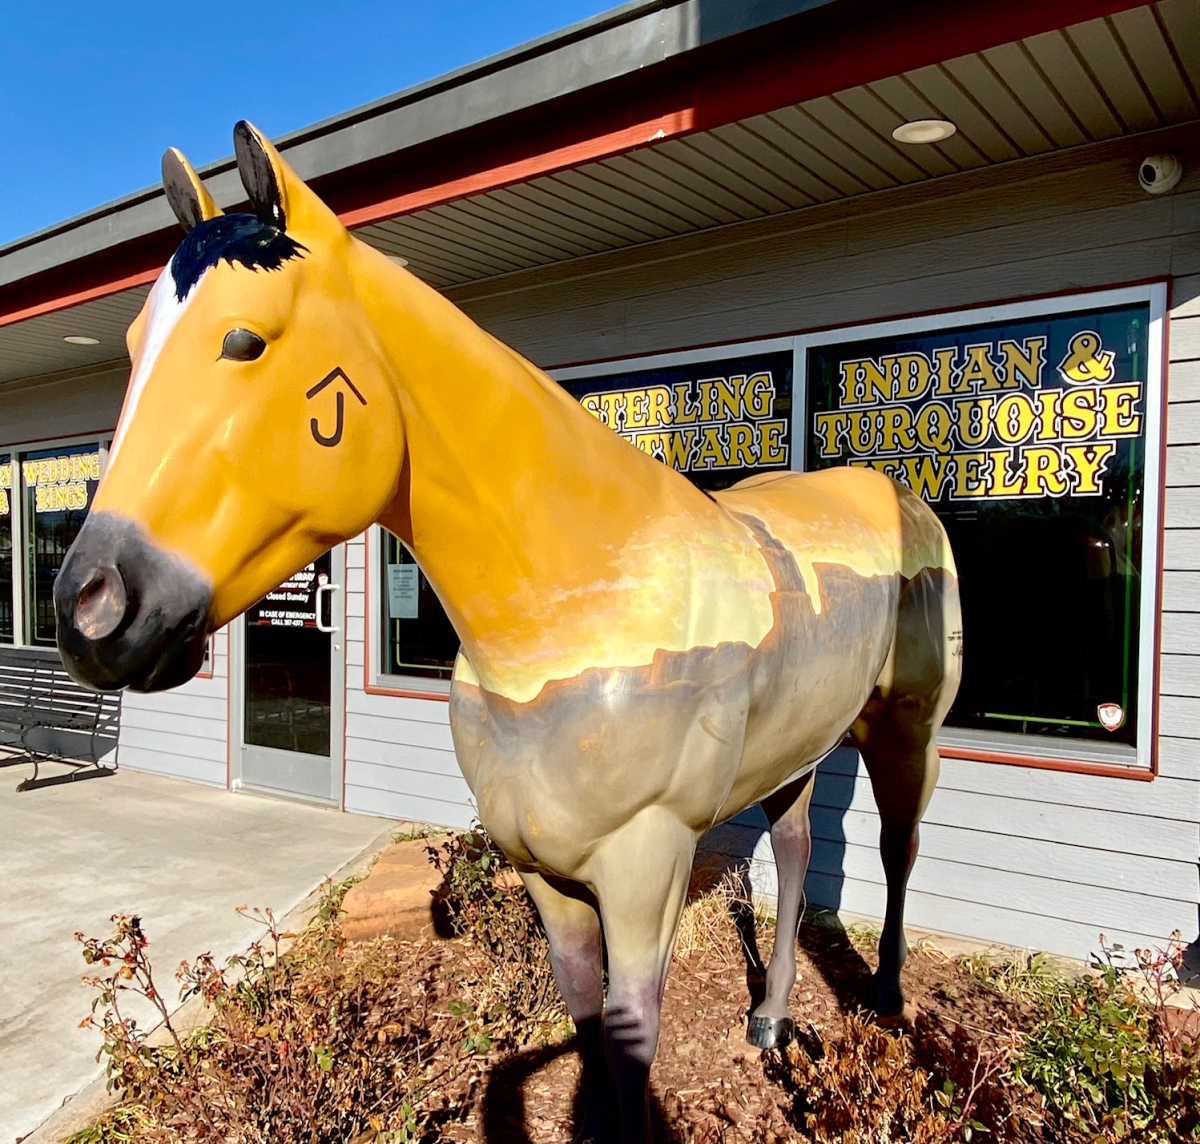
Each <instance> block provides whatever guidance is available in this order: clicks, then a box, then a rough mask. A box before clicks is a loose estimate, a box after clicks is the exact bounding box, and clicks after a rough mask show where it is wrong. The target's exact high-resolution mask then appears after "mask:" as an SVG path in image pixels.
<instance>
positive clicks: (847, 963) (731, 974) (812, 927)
mask: <svg viewBox="0 0 1200 1144" xmlns="http://www.w3.org/2000/svg"><path fill="white" fill-rule="evenodd" d="M751 928H752V927H751ZM773 933H774V931H773V929H772V928H771V927H769V926H767V927H764V926H760V927H759V928H758V931H757V934H756V935H755V937H752V938H751V939H750V940H749V943H748V944H749V949H748V950H747V949H746V947H745V946H743V952H742V954H741V955H740V956H738V955H734V956H730V955H729V952H728V951H724V952H722V951H719V950H700V951H695V952H690V953H687V954H685V955H683V956H678V957H676V959H675V962H674V964H673V965H672V969H671V974H670V978H669V981H668V984H667V991H666V997H665V1000H664V1006H663V1017H662V1031H661V1037H660V1041H659V1049H658V1056H657V1058H656V1061H655V1065H654V1068H653V1072H652V1114H653V1117H654V1121H655V1125H656V1139H657V1140H658V1141H660V1144H675V1142H679V1144H683V1142H685V1141H686V1142H697V1144H708V1142H710V1141H711V1142H717V1141H721V1142H729V1144H732V1142H734V1141H763V1142H765V1144H773V1142H774V1141H777V1140H778V1141H791V1140H800V1141H809V1140H812V1139H813V1137H812V1136H810V1135H809V1134H808V1132H807V1131H806V1129H805V1127H804V1120H803V1110H802V1105H803V1100H802V1097H803V1094H802V1093H800V1092H798V1091H797V1090H796V1087H795V1086H794V1085H793V1084H790V1083H789V1082H788V1077H787V1069H786V1068H785V1067H783V1066H782V1062H781V1060H780V1056H779V1054H778V1053H760V1052H759V1051H758V1050H756V1049H753V1048H751V1047H750V1046H749V1045H747V1044H746V1041H745V1030H746V1017H747V1012H748V1011H749V1009H750V1008H751V997H752V996H753V997H759V996H761V991H762V986H763V977H762V961H763V959H765V958H767V957H769V943H770V941H771V938H772V936H773ZM746 936H747V934H746V932H745V930H744V932H743V938H744V939H745V937H746ZM464 940H466V939H458V940H457V941H454V942H451V943H449V945H450V946H451V947H455V946H459V944H460V942H462V941H464ZM759 942H761V943H762V944H763V945H764V947H765V948H763V949H762V951H761V956H760V955H759V953H758V951H757V949H756V946H757V944H758V943H759ZM426 949H427V951H428V952H432V951H431V950H428V947H426ZM443 952H444V951H443ZM463 952H465V951H463ZM873 958H874V954H873V953H871V952H867V953H865V954H864V953H860V952H859V950H858V949H856V948H855V946H854V944H853V943H852V942H851V940H850V938H849V937H848V935H847V934H846V933H845V932H844V931H842V930H840V929H839V928H834V927H831V926H828V925H825V924H810V923H805V925H804V926H803V927H802V929H801V934H800V949H799V952H798V967H799V972H798V976H797V982H796V986H795V989H794V991H793V995H792V1005H791V1009H792V1015H793V1017H794V1018H795V1020H796V1023H797V1028H798V1030H799V1033H800V1036H801V1038H802V1039H803V1040H806V1041H807V1042H808V1043H809V1044H815V1043H817V1042H818V1040H819V1038H820V1037H821V1036H824V1037H825V1038H827V1039H828V1040H830V1041H839V1040H840V1039H841V1037H842V1035H843V1019H844V1016H845V1015H846V1014H848V1013H857V1012H859V1011H860V1009H859V1005H860V999H861V998H862V997H863V996H865V990H866V984H867V981H868V978H869V976H870V973H871V971H872V969H873ZM422 960H423V959H422ZM425 968H426V972H430V971H432V974H431V976H432V977H433V978H435V979H436V978H437V977H439V976H442V975H443V974H446V975H450V976H453V975H455V974H457V973H459V972H461V970H462V958H461V957H460V956H459V955H457V954H451V955H450V956H449V957H446V956H434V957H431V958H430V960H429V961H426V963H425ZM427 980H428V979H427ZM430 985H431V986H432V988H433V989H434V991H436V990H437V987H436V986H435V985H433V983H432V982H430ZM904 985H905V989H906V993H907V995H908V997H909V999H910V1001H911V1002H913V1003H914V1004H915V1007H916V1010H917V1013H916V1017H915V1020H914V1021H911V1022H909V1023H907V1024H905V1025H903V1026H901V1027H898V1028H896V1029H894V1030H893V1032H894V1034H895V1035H896V1036H905V1037H909V1038H911V1039H912V1046H913V1050H914V1056H915V1058H916V1060H917V1062H918V1063H919V1064H921V1065H922V1066H924V1067H925V1068H926V1069H927V1071H929V1072H930V1073H931V1074H932V1075H933V1077H934V1080H935V1082H936V1084H937V1085H938V1086H939V1087H940V1084H941V1080H942V1078H943V1077H944V1076H946V1075H955V1076H957V1078H958V1080H959V1082H960V1083H961V1081H962V1079H963V1077H964V1069H965V1075H966V1077H967V1078H968V1079H969V1074H970V1067H971V1064H972V1063H973V1054H974V1053H976V1052H977V1050H978V1049H979V1047H981V1046H986V1045H987V1044H988V1043H989V1041H994V1039H995V1036H996V1034H997V1033H998V1032H1001V1031H1002V1030H1004V1029H1006V1028H1009V1027H1011V1026H1015V1025H1019V1024H1020V1021H1021V1016H1022V1014H1021V1013H1020V1011H1019V1009H1018V1008H1017V1007H1016V1006H1014V1005H1013V1004H1012V1003H1011V1002H1010V1001H1008V999H1006V998H1005V997H1004V996H1003V995H1001V994H999V993H997V992H996V991H995V990H994V989H992V988H989V987H988V986H986V985H984V984H982V983H980V982H978V981H976V980H975V979H974V978H972V977H970V976H969V975H968V974H966V973H964V972H963V971H962V970H961V969H960V968H959V967H958V966H957V965H956V964H955V963H954V962H953V961H952V960H950V959H948V958H946V957H945V956H943V955H941V954H939V953H937V952H936V951H933V950H929V949H924V948H920V947H918V948H916V949H914V950H913V951H912V952H911V953H910V955H909V961H908V964H907V966H906V967H905V970H904ZM452 990H453V986H452V984H451V983H450V982H449V980H447V991H448V992H450V991H452ZM579 1074H580V1068H579V1059H578V1056H577V1054H576V1053H575V1051H574V1047H573V1045H572V1043H571V1041H570V1040H569V1039H564V1038H559V1039H558V1041H557V1042H556V1043H550V1044H544V1043H543V1044H536V1045H529V1046H526V1047H524V1048H521V1049H519V1050H513V1049H512V1048H511V1046H509V1047H508V1048H504V1047H501V1048H499V1049H493V1051H492V1052H491V1053H489V1054H486V1055H484V1056H481V1057H479V1058H477V1059H476V1060H475V1061H473V1062H472V1064H471V1067H467V1068H464V1069H461V1070H459V1071H458V1073H457V1076H456V1078H455V1080H454V1081H453V1083H452V1084H451V1085H450V1086H449V1087H447V1088H446V1089H445V1090H444V1091H443V1092H442V1093H441V1095H440V1098H439V1103H441V1104H442V1105H443V1111H442V1113H441V1114H440V1115H439V1116H438V1117H437V1120H438V1122H439V1132H440V1134H441V1136H442V1138H443V1139H445V1140H448V1141H456V1142H460V1144H533V1142H534V1141H536V1142H538V1144H548V1142H552V1141H554V1142H557V1141H564V1142H565V1141H570V1140H571V1139H572V1136H573V1134H574V1128H575V1124H576V1119H575V1118H576V1115H577V1112H578V1108H577V1100H578V1095H579V1092H578V1089H579ZM1003 1095H1004V1097H1005V1099H1004V1101H1003V1102H1002V1107H999V1108H985V1109H984V1110H983V1115H984V1116H985V1118H986V1120H987V1121H988V1122H989V1123H990V1126H991V1127H992V1133H991V1135H990V1137H989V1138H990V1139H992V1140H1003V1141H1012V1142H1014V1144H1018V1142H1019V1144H1024V1142H1027V1141H1028V1142H1034V1141H1042V1140H1043V1139H1050V1138H1051V1137H1049V1136H1046V1137H1043V1135H1042V1134H1041V1132H1042V1130H1041V1127H1040V1119H1041V1118H1040V1116H1039V1112H1038V1109H1037V1107H1036V1104H1035V1103H1034V1101H1033V1099H1032V1097H1031V1096H1030V1095H1029V1094H1028V1093H1027V1092H1023V1093H1015V1092H1005V1093H1004V1094H1003ZM985 1103H986V1102H985ZM818 1139H822V1140H823V1139H824V1138H818Z"/></svg>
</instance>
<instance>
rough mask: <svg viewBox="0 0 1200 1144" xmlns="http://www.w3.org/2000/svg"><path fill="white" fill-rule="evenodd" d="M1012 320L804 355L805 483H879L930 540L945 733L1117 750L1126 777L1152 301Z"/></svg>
mask: <svg viewBox="0 0 1200 1144" xmlns="http://www.w3.org/2000/svg"><path fill="white" fill-rule="evenodd" d="M1144 297H1145V292H1143V298H1144ZM1022 309H1023V311H1024V312H1023V313H1022V314H1021V316H1020V317H1014V318H1012V319H1011V320H1005V321H999V322H989V323H987V324H979V325H973V326H964V327H960V328H953V327H952V326H951V327H950V328H943V329H937V328H935V327H932V326H931V322H929V321H924V322H921V323H913V324H912V325H913V326H916V327H917V329H916V330H914V331H913V332H903V331H902V332H898V333H889V334H887V336H882V337H881V336H865V337H859V338H855V339H851V338H849V337H846V336H845V335H844V334H843V335H842V336H841V337H836V336H833V335H830V336H825V335H822V336H821V338H820V339H819V341H820V344H812V343H810V344H809V345H808V346H807V347H806V363H805V377H806V386H807V403H806V404H807V410H806V420H805V432H806V438H807V439H806V442H805V445H806V450H807V467H808V468H810V469H822V468H827V467H829V466H832V465H858V466H863V467H869V468H873V469H876V470H878V471H879V472H882V473H886V474H887V475H888V476H890V477H893V478H895V479H896V480H897V481H899V482H900V483H901V484H904V485H906V486H907V487H908V488H910V489H912V491H913V492H915V493H916V494H917V495H918V496H920V497H922V499H924V500H925V501H926V502H927V503H928V504H930V505H931V506H932V507H933V509H934V511H935V512H936V513H937V514H938V516H939V517H940V518H941V520H942V522H943V523H944V524H945V526H946V530H947V532H948V533H949V536H950V543H951V547H952V549H953V551H954V555H955V560H956V562H957V565H958V571H959V583H960V588H961V592H962V602H963V630H964V652H965V655H964V675H963V682H962V687H961V689H960V691H959V696H958V699H957V701H956V703H955V705H954V707H953V709H952V710H951V712H950V716H949V718H948V719H947V724H946V725H947V727H948V728H960V729H966V730H968V731H974V732H988V733H994V734H999V735H1005V734H1008V735H1011V734H1013V733H1017V734H1020V735H1024V736H1030V737H1032V738H1033V739H1034V740H1037V741H1040V742H1042V743H1043V745H1044V744H1046V743H1047V742H1049V743H1050V744H1051V747H1052V746H1053V743H1055V742H1057V743H1059V744H1060V745H1061V744H1063V743H1069V744H1072V745H1079V744H1081V743H1082V744H1088V743H1100V744H1109V745H1117V746H1118V747H1119V748H1123V749H1124V758H1125V759H1127V760H1128V761H1133V750H1134V749H1136V748H1138V747H1139V744H1140V745H1142V746H1146V745H1147V743H1148V735H1145V736H1144V735H1143V734H1142V732H1143V731H1148V730H1149V720H1150V719H1151V704H1152V691H1151V690H1150V686H1152V680H1150V679H1149V677H1151V676H1152V675H1153V671H1152V660H1151V659H1148V658H1143V655H1142V651H1143V649H1144V648H1145V639H1144V637H1145V636H1147V635H1150V636H1151V637H1152V629H1153V608H1154V584H1155V575H1156V570H1155V568H1154V555H1153V552H1154V544H1155V543H1156V540H1155V538H1154V536H1153V534H1150V535H1149V545H1148V547H1147V546H1145V545H1144V542H1146V541H1147V537H1148V534H1147V531H1146V529H1147V524H1148V514H1147V498H1148V497H1152V498H1153V502H1154V510H1155V512H1156V511H1157V476H1156V474H1157V471H1158V467H1157V457H1158V449H1159V445H1158V440H1159V438H1158V434H1159V431H1160V428H1159V425H1158V422H1159V420H1160V418H1159V416H1158V394H1157V392H1152V391H1151V385H1152V381H1151V378H1152V376H1153V377H1154V379H1155V380H1154V382H1153V384H1155V385H1157V369H1155V370H1154V371H1153V375H1152V368H1151V341H1150V318H1151V315H1150V304H1149V302H1148V301H1145V300H1142V301H1138V302H1136V303H1130V304H1122V305H1115V306H1109V307H1106V308H1102V309H1086V310H1077V311H1075V312H1064V313H1051V314H1049V315H1046V316H1041V315H1039V316H1026V315H1028V314H1029V313H1030V311H1031V310H1032V309H1034V307H1032V306H1027V307H1023V308H1022ZM891 325H892V326H893V327H894V326H899V325H901V323H893V324H891ZM1148 458H1149V465H1148ZM1148 473H1151V474H1155V479H1154V480H1153V482H1151V483H1149V484H1148V481H1147V477H1148ZM1147 552H1149V553H1150V555H1149V556H1147V555H1146V553H1147ZM1144 628H1145V629H1147V630H1144ZM1151 646H1152V645H1151ZM1144 677H1145V678H1144ZM1144 684H1149V685H1150V686H1144ZM1103 750H1104V748H1102V751H1103ZM1119 753H1120V752H1115V753H1114V757H1116V754H1119Z"/></svg>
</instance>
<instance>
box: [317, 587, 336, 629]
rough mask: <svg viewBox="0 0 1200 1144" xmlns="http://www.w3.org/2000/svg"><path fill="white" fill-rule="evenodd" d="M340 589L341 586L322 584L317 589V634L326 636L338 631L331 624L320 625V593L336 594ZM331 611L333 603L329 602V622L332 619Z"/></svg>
mask: <svg viewBox="0 0 1200 1144" xmlns="http://www.w3.org/2000/svg"><path fill="white" fill-rule="evenodd" d="M340 587H341V584H322V585H321V586H320V587H319V588H318V589H317V600H316V603H317V631H319V632H325V633H326V634H328V635H332V634H333V633H334V632H336V631H337V630H338V629H337V628H335V627H334V626H333V625H332V624H323V623H321V593H322V592H336V591H337V590H338V589H339V588H340ZM332 609H333V602H332V601H330V612H329V618H330V619H331V620H332V619H333V610H332Z"/></svg>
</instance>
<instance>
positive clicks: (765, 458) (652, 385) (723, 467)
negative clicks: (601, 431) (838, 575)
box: [560, 347, 792, 491]
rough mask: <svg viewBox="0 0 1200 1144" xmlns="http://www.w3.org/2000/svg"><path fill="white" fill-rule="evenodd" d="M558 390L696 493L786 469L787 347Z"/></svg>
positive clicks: (590, 379)
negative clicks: (688, 483)
mask: <svg viewBox="0 0 1200 1144" xmlns="http://www.w3.org/2000/svg"><path fill="white" fill-rule="evenodd" d="M560 384H561V385H562V387H563V388H564V389H565V390H566V391H567V392H568V393H570V394H571V395H572V396H574V397H577V398H578V399H579V402H580V404H581V405H583V407H584V408H585V409H586V410H587V411H588V412H589V413H591V414H592V415H593V416H594V417H596V418H597V419H598V420H600V421H602V422H603V423H604V424H605V425H607V426H608V427H609V428H610V429H615V430H616V431H617V432H618V433H620V434H621V436H622V437H624V438H625V439H626V440H627V441H629V442H630V443H631V444H633V445H636V446H637V447H638V448H639V449H641V450H642V451H643V452H644V453H649V454H650V456H652V457H655V458H657V459H658V460H660V461H662V462H664V463H665V464H668V465H670V466H671V467H672V468H673V469H676V470H677V471H678V472H681V473H684V474H686V475H687V476H688V477H689V478H691V480H692V481H693V482H694V483H695V484H697V485H699V486H700V487H701V488H702V489H708V490H709V491H715V490H717V489H723V488H728V487H729V486H730V485H732V484H736V483H737V482H738V481H740V480H744V479H745V478H746V477H749V476H752V475H753V474H755V473H768V472H772V471H774V470H778V469H787V468H789V467H790V465H791V423H792V350H791V348H790V347H789V348H788V349H786V350H784V351H777V352H767V353H750V354H745V355H739V356H736V357H728V358H724V359H720V360H712V359H709V360H704V361H695V362H686V361H680V362H674V363H670V364H666V365H662V366H658V367H656V368H653V369H638V370H632V371H630V370H627V371H624V372H620V373H617V372H614V371H612V369H611V367H610V368H609V370H608V372H604V373H599V374H595V373H593V372H592V371H590V370H589V371H587V373H586V374H585V376H582V377H573V378H570V379H564V380H562V381H561V382H560Z"/></svg>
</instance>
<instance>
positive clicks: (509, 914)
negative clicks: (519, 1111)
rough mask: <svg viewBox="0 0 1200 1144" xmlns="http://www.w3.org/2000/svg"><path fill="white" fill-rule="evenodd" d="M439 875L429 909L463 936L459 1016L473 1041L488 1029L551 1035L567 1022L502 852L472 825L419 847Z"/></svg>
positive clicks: (546, 951)
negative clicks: (468, 969) (465, 990)
mask: <svg viewBox="0 0 1200 1144" xmlns="http://www.w3.org/2000/svg"><path fill="white" fill-rule="evenodd" d="M427 853H428V855H429V861H430V862H431V863H432V864H433V866H434V867H435V868H436V869H437V870H438V872H439V873H440V874H441V875H442V885H441V886H440V887H439V889H438V891H437V894H436V895H435V912H436V913H439V914H440V915H441V917H442V920H443V921H444V923H445V924H446V925H448V926H449V928H450V930H451V931H452V932H453V933H454V934H456V935H457V936H459V937H463V938H466V939H467V940H466V941H465V942H463V943H462V945H461V947H460V948H459V949H458V950H456V953H458V954H459V955H460V956H461V957H462V958H463V959H465V960H467V961H469V962H470V963H471V965H472V969H473V972H472V974H471V977H472V981H473V984H472V987H471V989H470V996H469V997H467V998H465V999H464V1001H463V1002H462V1004H464V1005H466V1006H467V1008H466V1009H463V1010H461V1011H460V1015H461V1016H463V1017H465V1018H467V1019H468V1020H474V1021H475V1022H476V1023H477V1024H479V1025H480V1026H481V1028H480V1030H479V1031H478V1032H477V1033H476V1034H474V1035H476V1036H478V1037H482V1038H483V1040H481V1041H479V1043H478V1047H480V1048H481V1049H486V1047H487V1044H486V1043H485V1042H486V1041H489V1040H490V1038H491V1037H493V1036H494V1035H497V1034H499V1035H503V1036H505V1037H508V1038H515V1039H516V1040H517V1042H518V1043H522V1044H524V1043H528V1042H529V1041H542V1042H546V1041H554V1040H558V1039H560V1038H561V1037H562V1036H563V1035H564V1034H566V1033H567V1032H569V1030H570V1024H569V1020H568V1018H567V1016H566V1011H565V1008H564V1006H563V1002H562V997H561V995H560V994H559V992H558V986H557V985H556V984H555V982H554V974H553V972H552V970H551V968H550V943H549V942H548V941H547V939H546V934H545V931H544V930H543V929H542V924H541V921H540V920H539V918H538V913H537V909H536V907H535V906H534V904H533V900H532V899H531V898H530V897H529V894H528V893H527V892H526V890H525V887H524V886H523V885H522V884H521V881H520V879H519V877H518V876H517V874H516V871H515V870H513V868H512V866H511V865H510V864H509V861H508V859H507V858H506V857H505V856H504V853H503V851H501V850H500V848H499V847H498V846H496V844H495V843H494V842H492V840H491V839H490V838H489V837H488V835H487V833H486V831H485V830H484V829H483V827H482V826H479V825H478V824H476V825H475V826H474V827H473V828H472V829H471V830H468V831H466V832H465V833H463V834H456V835H453V836H452V837H450V838H449V839H447V840H446V841H445V842H444V843H442V845H441V846H429V847H427Z"/></svg>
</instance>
